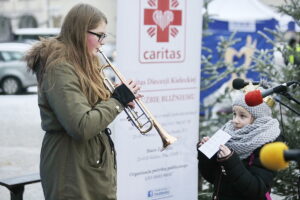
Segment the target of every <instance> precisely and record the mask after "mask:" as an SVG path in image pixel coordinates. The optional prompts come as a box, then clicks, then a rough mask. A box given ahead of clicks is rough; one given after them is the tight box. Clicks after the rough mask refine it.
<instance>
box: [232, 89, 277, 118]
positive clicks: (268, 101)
mask: <svg viewBox="0 0 300 200" xmlns="http://www.w3.org/2000/svg"><path fill="white" fill-rule="evenodd" d="M257 89H258V86H254V85H252V84H249V85H247V86H246V87H244V88H243V89H242V92H239V94H237V95H236V96H235V97H234V98H233V102H232V106H241V107H243V108H245V109H246V110H247V111H248V112H249V113H250V114H251V115H252V116H253V117H254V118H255V119H257V118H260V117H271V116H272V110H271V107H273V106H274V104H275V102H274V100H272V98H271V97H266V98H264V99H263V102H262V103H261V104H259V105H257V106H248V105H247V104H246V101H245V93H247V92H250V91H253V90H257ZM260 90H262V89H260Z"/></svg>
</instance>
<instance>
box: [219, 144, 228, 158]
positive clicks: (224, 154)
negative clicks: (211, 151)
mask: <svg viewBox="0 0 300 200" xmlns="http://www.w3.org/2000/svg"><path fill="white" fill-rule="evenodd" d="M230 153H231V150H230V149H229V148H228V147H227V146H225V145H223V144H221V145H220V150H219V152H218V158H226V157H227V156H229V155H230Z"/></svg>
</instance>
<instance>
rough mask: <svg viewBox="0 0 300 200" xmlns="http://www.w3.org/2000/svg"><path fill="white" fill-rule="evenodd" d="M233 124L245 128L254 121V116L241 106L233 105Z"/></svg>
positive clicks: (236, 127)
mask: <svg viewBox="0 0 300 200" xmlns="http://www.w3.org/2000/svg"><path fill="white" fill-rule="evenodd" d="M232 110H233V119H232V121H233V125H234V128H235V129H240V128H243V127H244V126H246V125H248V124H252V123H253V121H254V118H253V116H252V115H251V114H250V113H249V112H248V111H247V110H246V109H245V108H243V107H241V106H233V108H232Z"/></svg>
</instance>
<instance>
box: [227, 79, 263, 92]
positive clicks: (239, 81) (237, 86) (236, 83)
mask: <svg viewBox="0 0 300 200" xmlns="http://www.w3.org/2000/svg"><path fill="white" fill-rule="evenodd" d="M249 83H250V82H247V81H244V80H243V79H241V78H235V79H234V80H233V81H232V87H233V88H234V89H236V90H240V89H242V88H244V87H245V86H246V85H249ZM252 84H253V85H259V84H260V82H257V81H253V82H252Z"/></svg>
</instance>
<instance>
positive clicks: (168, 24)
mask: <svg viewBox="0 0 300 200" xmlns="http://www.w3.org/2000/svg"><path fill="white" fill-rule="evenodd" d="M185 1H186V0H140V19H141V21H140V38H139V60H140V62H141V63H172V62H183V61H184V58H185V7H186V2H185Z"/></svg>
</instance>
